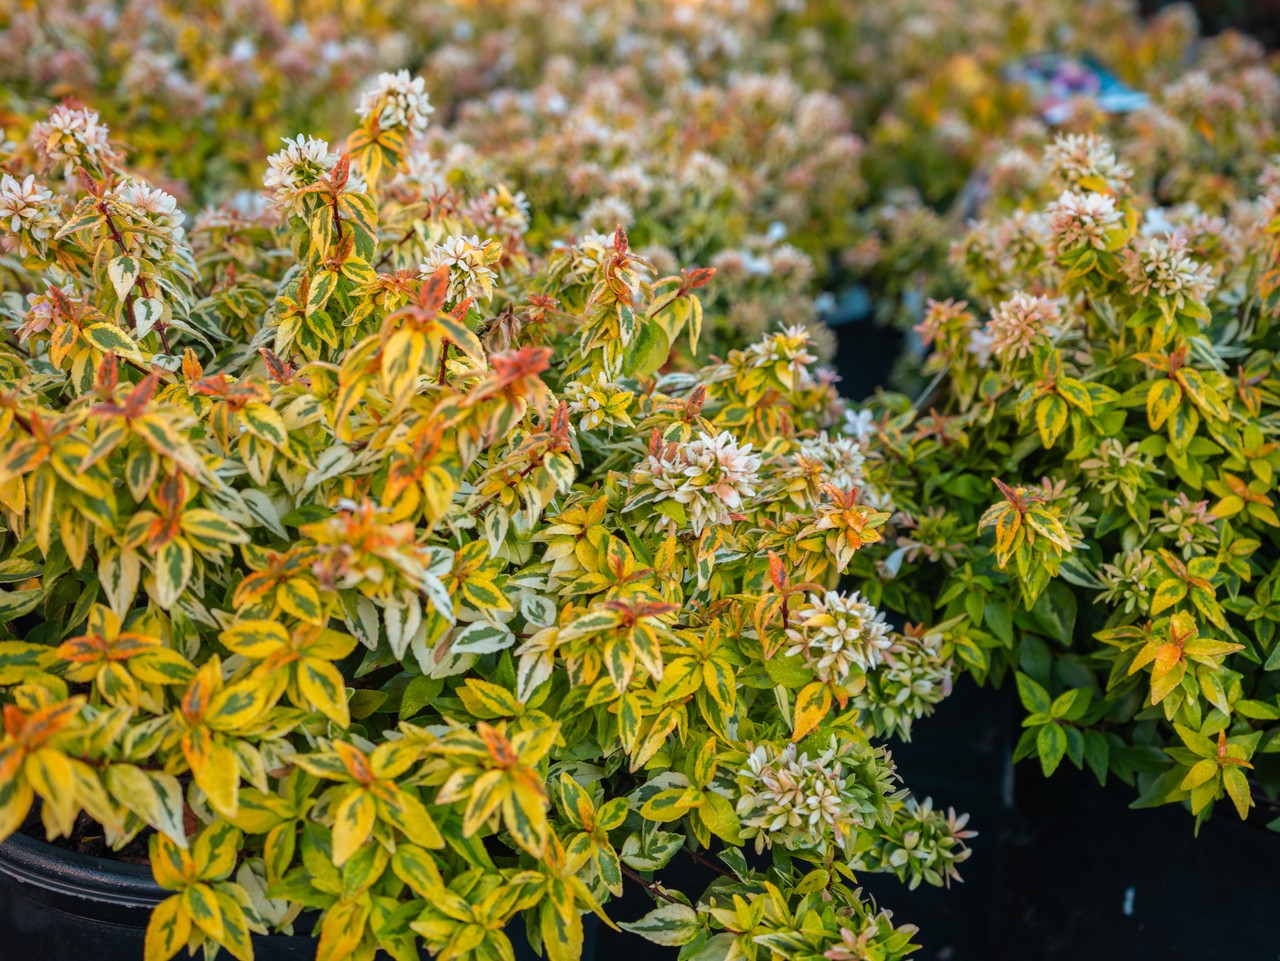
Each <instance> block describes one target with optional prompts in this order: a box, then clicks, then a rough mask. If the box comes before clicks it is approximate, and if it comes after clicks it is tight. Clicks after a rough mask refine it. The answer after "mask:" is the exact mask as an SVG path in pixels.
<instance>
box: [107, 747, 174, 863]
mask: <svg viewBox="0 0 1280 961" xmlns="http://www.w3.org/2000/svg"><path fill="white" fill-rule="evenodd" d="M103 781H104V782H105V783H106V788H107V790H108V791H110V792H111V796H112V797H114V798H115V799H116V800H117V801H119V802H120V803H121V804H123V805H124V806H125V807H126V808H128V809H129V810H130V811H132V812H133V813H134V814H136V815H137V816H138V817H140V818H141V819H142V820H143V821H144V822H146V823H147V824H149V825H150V826H151V827H153V828H155V829H156V830H157V831H160V832H161V833H163V834H164V835H165V836H166V837H168V838H169V839H170V840H172V841H173V842H174V843H175V844H177V845H178V846H179V847H181V848H186V846H187V832H186V829H185V828H184V827H183V825H182V807H183V800H182V787H181V785H179V784H178V779H177V778H176V777H174V776H173V775H171V774H161V773H158V772H157V773H153V772H150V771H144V770H142V768H140V767H135V766H134V765H132V764H112V765H111V766H110V767H108V768H107V770H106V772H105V773H104V775H103Z"/></svg>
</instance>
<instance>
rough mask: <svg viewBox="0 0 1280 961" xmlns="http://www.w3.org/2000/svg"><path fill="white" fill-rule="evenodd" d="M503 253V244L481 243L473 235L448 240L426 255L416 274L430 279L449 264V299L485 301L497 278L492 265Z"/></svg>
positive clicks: (495, 242)
mask: <svg viewBox="0 0 1280 961" xmlns="http://www.w3.org/2000/svg"><path fill="white" fill-rule="evenodd" d="M502 254H503V250H502V244H501V243H499V242H498V241H496V240H483V241H482V240H481V239H480V238H479V237H478V236H475V235H472V236H470V237H463V236H455V237H449V238H448V239H446V240H445V241H444V242H443V243H441V244H437V245H436V246H435V248H433V249H432V250H431V252H430V253H429V254H427V259H426V260H425V261H423V262H422V263H421V264H419V265H418V271H419V272H420V273H421V275H422V276H423V277H430V276H431V275H432V274H433V273H435V272H436V271H437V270H438V269H439V268H440V267H441V266H442V265H448V267H449V298H450V299H451V300H462V299H463V298H466V297H474V298H476V299H477V300H488V299H489V298H490V297H492V296H493V285H494V282H495V281H496V280H497V279H498V273H497V271H496V270H494V269H493V265H494V264H496V263H497V262H498V261H500V260H501V259H502Z"/></svg>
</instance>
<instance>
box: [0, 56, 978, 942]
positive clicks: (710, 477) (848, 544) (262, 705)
mask: <svg viewBox="0 0 1280 961" xmlns="http://www.w3.org/2000/svg"><path fill="white" fill-rule="evenodd" d="M58 109H59V111H60V112H59V113H58V115H57V116H55V117H53V118H50V119H47V120H45V121H42V122H41V123H39V124H37V125H36V126H35V127H34V128H33V134H32V138H31V143H32V144H34V147H35V150H34V152H33V154H31V156H30V160H31V162H32V163H33V164H34V166H35V171H34V172H33V173H31V174H28V175H21V174H22V171H21V170H18V171H15V172H14V173H13V174H9V173H6V174H4V175H3V178H2V179H0V213H3V217H2V221H3V227H4V229H5V231H6V247H5V251H6V252H5V255H4V258H3V260H0V270H2V271H3V272H4V277H5V285H6V287H7V288H8V292H6V293H5V294H4V295H3V300H2V301H0V305H2V306H0V311H2V314H3V324H2V328H3V333H4V336H3V339H2V341H0V376H2V377H3V380H4V388H3V392H2V393H0V398H2V400H0V437H3V445H2V448H0V508H2V509H3V512H4V513H3V519H4V530H5V532H4V534H3V535H2V536H3V549H2V554H3V557H2V560H0V572H3V577H4V580H5V584H6V589H5V590H4V592H3V594H2V595H0V622H2V623H3V624H4V631H5V636H4V639H3V640H0V699H2V700H3V718H4V734H3V737H2V738H0V775H2V776H0V836H4V837H10V838H16V837H18V834H17V832H22V831H24V830H25V831H26V832H28V833H37V834H43V835H44V836H45V837H46V838H49V839H64V841H63V843H64V844H69V845H70V846H71V847H73V848H76V849H78V850H80V851H84V850H93V851H95V852H96V853H98V854H101V855H103V857H102V858H100V859H99V860H98V861H96V862H92V863H85V862H77V863H71V862H70V861H69V860H68V861H67V863H70V864H71V866H70V868H67V867H66V864H64V865H62V866H59V865H58V861H59V855H58V854H57V852H56V849H52V848H49V847H43V848H38V849H37V853H36V854H35V855H32V853H31V852H32V850H33V848H32V845H33V844H35V843H36V842H32V841H29V840H28V839H25V838H24V839H22V840H19V841H14V840H11V841H10V842H7V843H6V844H5V845H3V846H0V871H3V872H4V873H5V874H7V875H8V876H9V877H11V878H13V877H20V878H23V879H25V881H26V882H32V883H34V885H35V887H37V888H38V887H40V886H41V884H42V874H43V875H47V874H48V873H49V872H55V873H56V872H61V873H60V874H59V876H58V878H56V879H55V880H54V881H52V882H51V883H46V884H44V887H45V888H46V889H48V888H50V887H52V888H57V889H59V890H58V891H56V892H54V893H56V894H59V895H66V896H70V897H71V898H72V900H73V901H74V899H75V898H76V896H77V893H79V894H83V892H84V884H89V885H90V886H92V883H93V882H92V879H91V878H88V876H87V874H86V873H85V872H87V871H90V869H92V870H95V871H104V872H106V874H108V875H110V874H111V873H112V872H111V866H110V862H109V861H108V860H107V858H108V857H109V852H111V851H117V852H118V851H120V850H121V849H124V850H125V852H126V854H128V855H129V856H131V857H133V858H134V859H135V860H142V861H145V863H146V864H147V865H148V870H149V872H150V874H151V876H152V878H153V880H154V885H155V886H158V888H159V889H160V891H162V892H163V894H162V895H161V896H159V899H158V904H157V905H156V906H155V908H154V910H152V911H151V912H150V915H149V920H148V921H147V922H146V935H145V953H144V956H145V959H146V961H166V959H168V958H169V957H172V956H174V955H175V954H178V953H180V952H182V951H183V949H184V948H185V949H189V950H193V951H194V950H196V949H200V948H203V949H204V950H205V952H206V955H207V956H212V955H213V954H215V953H216V952H217V951H218V949H219V948H222V949H225V950H226V952H228V953H229V954H230V955H232V956H234V957H236V958H239V959H249V958H251V957H253V956H254V955H255V950H257V951H260V952H262V956H263V957H267V956H268V955H269V952H273V951H274V952H277V954H278V953H279V952H280V951H281V950H284V948H282V947H281V946H282V945H284V946H285V947H287V948H288V949H289V950H291V951H296V950H297V948H296V945H293V946H290V945H285V943H284V942H282V941H280V940H278V939H274V938H268V939H266V940H265V941H264V940H258V939H255V937H254V936H259V938H260V937H261V936H265V935H267V934H268V933H275V932H278V933H283V934H292V933H297V932H306V931H308V930H310V931H311V932H313V933H314V935H315V938H314V941H313V942H308V944H307V955H306V956H311V955H314V956H315V957H317V958H319V959H322V961H328V959H336V958H344V959H345V958H357V959H360V958H364V959H367V958H372V957H373V956H374V954H375V952H378V951H382V952H385V953H386V955H389V956H391V957H393V958H395V959H397V961H408V959H412V958H418V957H419V956H420V948H425V949H426V950H427V951H428V952H430V953H431V954H432V955H435V956H439V957H441V958H459V959H461V958H475V959H511V958H513V957H514V953H513V952H514V948H513V936H515V935H514V930H518V931H520V932H523V934H524V936H525V937H526V938H527V941H528V944H529V948H530V949H531V950H532V951H533V952H537V953H541V954H545V955H546V956H547V957H549V958H552V959H575V958H578V957H579V956H580V955H581V954H582V951H583V946H584V941H585V938H586V935H585V934H584V924H583V916H584V915H587V914H594V915H597V916H599V918H600V919H601V923H604V924H610V925H612V924H613V923H614V922H613V921H611V920H610V919H609V918H608V915H607V912H606V911H605V904H606V902H607V901H608V900H609V899H610V898H611V897H613V896H616V895H617V894H619V893H620V892H621V891H622V889H623V886H624V885H627V884H635V885H640V886H642V887H643V889H644V890H646V891H648V892H649V893H650V894H652V896H653V897H654V899H655V902H656V905H657V906H656V907H655V908H654V910H653V911H652V912H650V913H649V914H647V915H646V916H645V917H643V918H642V919H640V920H638V921H636V922H634V923H631V924H629V925H628V927H629V928H630V930H632V931H634V932H635V933H636V934H638V935H639V936H643V937H646V938H648V939H650V940H651V941H655V942H657V943H660V944H666V945H680V946H682V951H683V953H684V955H685V956H686V957H694V956H696V957H698V958H700V959H704V961H711V959H717V958H730V957H742V956H745V957H764V956H771V957H779V958H795V959H811V958H818V957H826V958H834V959H843V958H860V957H876V958H884V959H889V958H897V957H901V956H903V955H904V954H906V953H908V952H909V951H910V950H912V949H913V945H912V944H911V939H912V935H913V934H914V929H913V928H912V927H911V926H895V924H894V923H893V921H892V920H891V918H890V916H889V914H888V913H887V912H884V911H880V910H878V909H877V908H876V907H875V906H874V905H873V904H871V903H869V902H867V901H865V900H864V899H863V898H862V896H861V895H860V893H859V889H858V888H857V885H856V881H855V876H856V873H857V872H859V871H863V870H884V871H890V872H893V873H895V874H897V875H898V876H899V877H901V878H902V879H903V880H905V881H907V882H909V883H910V884H911V885H912V886H914V885H916V884H919V883H921V882H927V883H931V884H944V883H947V882H949V880H950V879H952V878H953V877H955V876H956V865H957V864H958V863H959V862H961V861H962V860H963V859H964V858H965V857H966V856H967V854H968V849H967V847H966V846H965V839H966V838H967V837H968V836H969V835H970V833H971V832H968V831H966V830H965V823H964V822H965V819H964V818H963V817H957V816H956V815H955V814H954V813H953V812H949V811H946V812H944V811H942V810H941V809H938V808H934V807H933V806H932V805H931V804H929V803H928V802H925V803H917V802H916V801H915V800H914V799H912V798H910V796H909V795H908V794H907V792H906V791H905V790H904V789H903V788H901V787H900V785H899V783H898V779H897V776H896V775H895V773H894V769H893V763H892V759H891V757H890V755H889V753H888V752H887V750H886V749H885V748H884V747H883V745H876V744H873V743H872V737H873V736H876V735H881V734H885V733H889V732H899V733H907V732H909V730H910V725H911V723H912V721H913V720H914V719H916V718H919V717H921V716H923V715H925V714H927V713H928V712H929V711H930V710H931V708H932V705H933V704H934V703H936V702H937V701H938V700H939V699H940V698H941V697H943V696H944V695H945V694H946V692H947V691H948V690H949V679H950V675H951V670H952V664H951V657H952V645H951V643H950V641H949V639H948V638H947V637H946V636H944V635H943V634H942V633H939V632H937V631H931V630H926V629H923V628H921V629H915V628H913V629H910V630H906V631H902V632H898V631H895V630H893V629H891V628H890V626H889V625H888V624H887V623H886V622H885V620H884V618H883V617H882V616H881V615H880V614H879V613H878V612H877V611H876V610H875V609H874V608H873V607H872V606H871V605H870V604H868V603H867V602H866V601H865V600H864V599H863V598H862V597H861V596H860V595H859V594H858V593H857V592H854V591H849V590H845V591H840V590H837V589H836V585H837V581H838V580H839V578H840V577H841V575H842V573H843V572H845V571H847V570H848V569H849V568H850V565H851V564H852V562H853V560H854V558H855V557H856V556H857V552H858V551H859V550H860V549H861V548H862V547H863V546H864V545H866V544H871V543H874V542H876V541H877V540H879V538H880V533H879V531H880V528H881V526H882V525H883V524H884V522H885V521H886V519H887V518H888V516H889V514H888V512H887V511H886V510H882V509H880V508H881V507H882V506H885V504H884V495H883V493H882V492H876V491H874V490H870V489H868V490H867V492H866V493H865V494H862V495H860V494H859V493H858V488H859V487H862V486H864V466H865V463H866V461H867V459H868V458H870V457H873V456H874V452H873V451H871V450H869V449H868V448H867V446H866V445H865V444H863V443H862V442H860V441H859V439H858V438H857V437H854V436H849V435H847V434H844V433H843V432H842V423H843V421H842V413H843V407H842V402H841V401H840V399H839V397H838V395H837V394H836V392H835V388H834V386H833V378H831V377H830V376H828V375H826V374H824V373H823V372H822V371H820V370H818V369H815V368H814V366H813V361H814V358H813V355H812V354H811V353H810V352H809V350H808V347H809V334H808V332H807V331H806V330H805V329H804V328H801V327H793V328H785V329H782V330H781V331H779V332H777V333H773V334H769V335H767V336H765V337H764V338H762V339H761V340H759V341H758V342H756V343H753V344H751V345H749V346H746V347H744V348H742V349H738V350H734V351H731V352H730V353H729V354H728V355H727V356H726V357H725V359H723V360H711V361H709V362H701V361H699V360H697V351H698V340H699V334H700V328H701V323H702V309H701V306H700V302H699V299H698V298H699V294H698V291H699V290H701V289H702V288H703V287H704V286H705V285H706V284H707V283H708V282H709V281H710V280H711V279H712V271H710V270H709V269H695V270H685V271H683V272H680V273H678V274H672V275H669V276H656V275H654V274H653V273H652V272H651V270H650V268H649V267H648V265H647V264H646V263H645V262H644V261H642V260H641V259H639V258H638V257H637V256H636V255H635V253H634V252H633V251H632V250H631V249H630V247H629V244H628V241H627V238H626V235H625V233H624V232H623V231H622V230H620V229H619V230H617V231H616V232H614V233H613V234H612V236H601V235H589V236H586V237H583V238H581V239H579V240H577V241H572V242H566V243H561V244H559V245H555V246H552V247H550V248H549V249H543V250H535V249H530V248H529V247H528V245H527V244H526V227H527V224H528V220H527V213H526V210H525V208H524V206H523V204H522V203H521V201H520V199H519V198H518V197H516V196H514V195H512V194H511V193H510V192H508V191H507V190H505V189H504V188H503V187H501V186H495V187H492V188H488V189H483V188H481V187H477V186H474V185H468V184H463V183H457V184H451V185H448V186H444V187H442V186H440V185H431V184H428V185H424V184H423V183H422V182H421V181H419V180H417V179H415V177H414V176H413V173H412V171H411V170H409V169H408V166H407V163H406V158H407V157H408V156H410V152H411V150H412V149H413V147H414V145H415V142H416V141H418V140H419V139H420V138H421V137H422V135H423V132H424V130H425V128H426V125H427V120H428V116H429V114H430V112H431V107H430V103H429V101H428V99H427V96H426V94H425V91H424V89H423V85H422V82H421V80H416V81H415V80H411V79H410V78H409V76H408V75H407V74H403V73H402V74H399V75H384V76H383V77H382V78H380V81H379V83H378V85H377V86H376V87H375V88H374V89H373V90H371V91H369V92H368V93H367V94H366V95H365V96H364V98H363V99H362V101H361V105H360V110H359V116H360V124H359V126H358V127H357V129H356V130H355V132H354V133H352V134H351V136H350V137H349V138H348V140H347V143H346V148H345V151H344V152H342V153H341V154H339V153H338V152H337V151H332V150H330V149H329V146H328V145H327V144H326V143H324V142H322V141H319V140H315V139H312V138H309V137H305V136H301V135H300V136H298V137H296V138H294V139H290V140H288V141H287V142H286V144H285V147H284V149H282V150H281V151H279V152H278V153H276V154H275V155H273V156H272V157H271V159H270V164H269V170H268V172H267V174H266V177H265V185H266V188H267V197H268V199H269V201H270V205H269V207H267V208H266V209H258V208H255V207H252V206H250V207H240V208H236V207H231V206H225V207H222V208H219V209H216V210H210V211H206V212H205V213H204V214H202V215H201V216H200V217H198V218H196V220H195V222H194V223H193V225H192V227H191V230H190V232H189V233H188V232H186V230H185V228H184V218H183V215H182V213H181V212H180V211H179V210H178V209H177V205H176V203H175V202H174V199H173V198H172V197H171V196H169V195H167V194H166V193H165V192H164V191H162V190H160V189H158V188H155V187H153V186H151V185H149V184H147V183H146V182H144V181H142V180H140V179H138V178H137V177H136V176H134V175H132V174H131V173H130V172H129V171H128V170H127V169H126V168H125V166H124V164H123V162H122V160H121V157H120V155H119V153H118V151H117V150H116V148H115V146H114V145H113V144H112V143H111V142H110V141H109V140H108V139H107V138H106V136H105V131H104V130H101V129H100V121H99V119H98V118H97V116H96V115H95V114H94V113H93V112H92V111H90V110H89V109H88V108H84V107H80V106H76V105H64V106H62V107H60V108H58ZM68 172H69V173H70V174H71V176H70V177H69V178H67V177H65V176H64V174H66V173H68ZM37 177H39V178H43V180H39V179H37ZM58 178H63V179H61V180H59V179H58ZM860 712H861V715H862V718H861V719H860V716H859V715H860ZM868 719H869V721H868ZM746 849H754V852H755V854H752V855H750V856H748V854H747V853H744V852H745V850H746ZM41 859H43V860H41ZM64 860H67V859H64ZM684 862H696V863H698V864H702V865H712V866H713V867H714V870H715V871H716V872H717V880H716V881H715V883H713V884H712V885H711V886H710V887H709V888H707V889H706V890H704V891H691V892H684V891H681V890H679V888H677V887H675V886H669V885H668V883H666V882H664V880H663V878H668V877H670V876H671V875H670V874H669V873H664V872H665V871H666V869H667V868H668V867H669V866H673V865H674V866H675V867H676V869H677V870H676V874H677V875H678V873H679V872H678V866H679V864H680V863H684ZM68 870H69V871H70V873H71V874H73V875H74V874H75V873H76V872H77V871H79V872H80V881H73V880H68V877H67V872H68ZM116 874H117V877H116V879H115V880H114V881H110V882H108V883H113V884H116V885H117V887H118V888H119V889H120V890H121V891H122V892H124V895H123V897H124V900H125V901H132V907H133V908H134V909H135V910H136V909H137V908H138V907H139V906H141V907H144V908H145V902H147V900H148V899H151V900H156V899H157V891H156V887H155V886H151V885H150V883H149V882H146V881H145V880H139V878H138V877H137V872H136V870H135V869H134V868H133V867H131V866H129V865H125V867H124V869H123V870H122V871H120V872H116ZM124 875H131V877H124V878H123V879H122V876H124ZM43 880H44V881H48V878H47V877H45V878H44V879H43ZM81 882H83V884H82V883H81ZM27 891H28V894H30V893H31V891H30V885H28V889H27ZM99 893H100V890H99ZM32 898H33V899H40V898H43V899H44V900H45V901H46V903H51V898H49V897H45V895H32ZM108 900H109V899H108ZM118 902H119V899H117V903H118ZM67 905H68V902H67V900H66V898H65V897H64V898H63V899H62V900H58V901H57V902H56V906H59V907H60V909H62V910H64V911H65V910H67V909H68V907H67ZM126 906H128V905H126ZM73 913H74V911H73ZM107 914H108V915H111V914H112V913H111V911H107ZM108 920H116V921H121V920H124V919H123V918H122V917H116V916H114V915H113V916H111V917H108ZM71 926H72V927H74V924H73V925H71ZM255 945H256V947H255ZM133 950H134V955H136V946H135V948H134V949H133ZM134 955H125V956H134ZM100 956H101V955H100Z"/></svg>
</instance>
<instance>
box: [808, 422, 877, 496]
mask: <svg viewBox="0 0 1280 961" xmlns="http://www.w3.org/2000/svg"><path fill="white" fill-rule="evenodd" d="M797 456H798V457H799V458H800V459H802V460H803V461H808V462H810V463H816V464H820V465H822V473H821V477H822V482H823V483H824V484H834V485H835V486H836V487H838V488H840V489H841V490H842V491H847V490H852V489H853V488H855V487H861V486H862V485H863V483H864V481H865V479H866V478H865V476H864V474H863V466H864V465H865V464H866V459H867V458H866V454H865V453H864V452H863V450H862V444H861V443H860V442H859V441H858V440H857V439H856V438H854V437H845V436H839V435H837V436H836V437H831V436H829V435H828V434H827V432H826V431H825V430H824V431H823V432H822V433H821V434H819V435H818V436H817V437H806V438H804V439H802V440H801V441H800V450H799V451H798V452H797Z"/></svg>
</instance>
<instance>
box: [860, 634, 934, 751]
mask: <svg viewBox="0 0 1280 961" xmlns="http://www.w3.org/2000/svg"><path fill="white" fill-rule="evenodd" d="M942 645H943V635H942V632H940V631H928V632H926V633H925V634H923V636H915V635H910V634H895V635H893V637H892V638H891V645H890V647H889V648H888V650H887V651H885V653H884V657H883V663H882V664H881V665H880V667H879V668H877V669H876V670H875V671H874V672H872V673H870V674H869V675H868V676H867V686H866V687H865V688H864V689H863V690H862V691H860V692H859V693H858V694H856V695H855V696H854V697H853V699H852V701H851V702H850V703H852V704H853V706H854V707H856V708H858V710H859V711H861V712H862V713H863V716H864V717H865V718H866V719H867V720H868V721H869V722H870V723H871V725H872V726H873V727H874V728H875V730H876V732H877V733H878V734H881V735H885V736H889V735H897V736H898V737H901V738H902V739H903V740H904V741H909V740H911V724H912V722H913V721H915V720H917V719H919V718H922V717H925V716H926V715H928V714H931V713H933V708H934V705H936V704H938V703H939V702H940V701H942V700H943V699H945V698H946V697H947V696H948V695H950V694H951V680H952V674H953V672H954V665H953V663H952V661H951V658H949V657H947V656H945V655H944V654H943V652H942Z"/></svg>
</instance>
